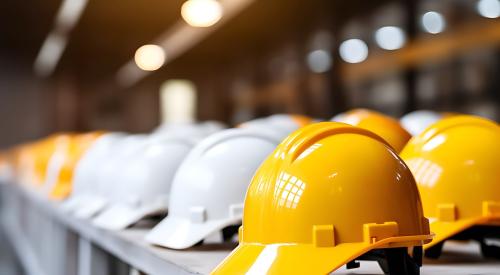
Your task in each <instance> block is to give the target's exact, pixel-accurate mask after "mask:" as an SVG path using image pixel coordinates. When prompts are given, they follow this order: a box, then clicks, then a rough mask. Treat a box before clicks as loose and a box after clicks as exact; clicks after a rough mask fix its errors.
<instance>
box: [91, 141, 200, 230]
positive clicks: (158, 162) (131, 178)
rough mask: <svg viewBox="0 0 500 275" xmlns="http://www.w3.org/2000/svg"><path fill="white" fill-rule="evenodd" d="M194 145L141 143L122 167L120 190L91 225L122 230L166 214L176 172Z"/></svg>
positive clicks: (114, 193)
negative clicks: (146, 218) (150, 217)
mask: <svg viewBox="0 0 500 275" xmlns="http://www.w3.org/2000/svg"><path fill="white" fill-rule="evenodd" d="M195 143H196V139H191V138H189V137H179V136H176V135H163V136H162V137H161V138H159V137H155V138H153V139H151V138H150V139H148V141H147V142H145V143H143V144H142V145H141V146H140V148H138V150H136V152H135V154H133V155H131V156H129V157H128V159H127V163H126V164H125V166H124V167H122V171H121V174H120V176H119V179H120V186H119V188H116V190H115V191H114V192H113V193H112V194H111V196H110V202H109V203H108V205H107V207H106V209H104V210H103V211H102V212H101V213H100V214H99V215H98V216H97V217H95V219H94V220H93V223H94V225H96V226H98V227H101V228H106V229H109V230H121V229H125V228H127V227H129V226H130V225H133V224H135V223H136V222H138V221H140V220H141V219H142V218H144V217H147V216H150V215H154V214H164V213H166V210H167V206H168V198H169V193H170V187H171V184H172V180H173V178H174V175H175V172H176V171H177V168H178V167H179V165H180V164H181V162H182V160H183V159H184V158H185V156H186V155H187V154H188V152H189V151H190V150H191V148H192V147H193V146H194V144H195Z"/></svg>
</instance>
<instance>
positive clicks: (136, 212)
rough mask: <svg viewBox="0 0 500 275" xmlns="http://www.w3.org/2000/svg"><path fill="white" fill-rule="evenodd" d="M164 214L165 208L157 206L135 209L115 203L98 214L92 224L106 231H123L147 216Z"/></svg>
mask: <svg viewBox="0 0 500 275" xmlns="http://www.w3.org/2000/svg"><path fill="white" fill-rule="evenodd" d="M166 212H167V209H166V207H162V206H159V205H150V206H148V205H145V206H138V207H136V206H133V205H128V204H125V203H116V204H112V205H110V206H109V207H108V208H106V209H105V210H104V211H102V212H101V213H99V215H97V216H96V217H95V218H94V219H93V220H92V223H93V224H94V225H95V226H97V227H100V228H104V229H107V230H123V229H125V228H127V227H129V226H131V225H133V224H135V223H137V222H138V221H140V220H141V219H143V218H145V217H147V216H151V215H154V214H160V213H166Z"/></svg>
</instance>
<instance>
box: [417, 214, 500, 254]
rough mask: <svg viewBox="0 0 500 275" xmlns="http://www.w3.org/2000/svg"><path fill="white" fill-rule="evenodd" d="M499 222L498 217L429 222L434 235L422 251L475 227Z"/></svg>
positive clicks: (499, 218) (499, 217)
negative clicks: (494, 221) (495, 221)
mask: <svg viewBox="0 0 500 275" xmlns="http://www.w3.org/2000/svg"><path fill="white" fill-rule="evenodd" d="M493 220H500V216H483V217H476V218H469V219H461V220H458V221H452V222H444V221H439V220H435V221H431V222H430V224H429V226H430V229H431V232H432V233H434V238H433V239H432V242H430V243H428V244H426V245H424V249H429V248H431V247H433V246H434V245H436V244H438V243H440V242H442V241H445V240H446V239H448V238H450V237H452V236H454V235H456V234H458V233H460V232H462V231H464V230H466V229H468V228H471V227H473V226H475V225H484V224H488V223H489V222H490V221H493Z"/></svg>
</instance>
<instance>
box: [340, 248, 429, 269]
mask: <svg viewBox="0 0 500 275" xmlns="http://www.w3.org/2000/svg"><path fill="white" fill-rule="evenodd" d="M360 260H365V261H376V262H377V263H378V264H379V266H380V268H381V269H382V270H383V271H384V274H389V275H396V274H398V275H399V274H401V275H418V274H420V267H421V266H422V247H421V246H418V247H413V252H412V255H410V254H409V253H408V248H406V247H398V248H384V249H375V250H371V251H369V252H367V253H365V254H363V255H361V256H359V257H358V258H356V259H355V260H353V261H351V262H348V263H347V264H346V267H347V269H352V268H358V267H359V266H360V263H359V262H358V261H360Z"/></svg>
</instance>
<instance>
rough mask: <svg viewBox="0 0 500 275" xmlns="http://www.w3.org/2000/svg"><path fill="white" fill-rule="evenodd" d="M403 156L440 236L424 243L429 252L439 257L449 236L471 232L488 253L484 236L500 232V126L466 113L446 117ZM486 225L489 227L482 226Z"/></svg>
mask: <svg viewBox="0 0 500 275" xmlns="http://www.w3.org/2000/svg"><path fill="white" fill-rule="evenodd" d="M401 157H402V158H403V159H404V160H405V161H406V163H407V164H408V166H409V167H410V169H411V170H412V172H413V174H414V176H415V179H416V181H417V185H418V188H419V190H420V194H421V196H422V203H423V207H424V212H425V214H426V216H428V217H429V219H430V220H431V224H430V226H431V231H432V232H433V233H435V234H436V236H435V238H434V240H433V241H432V242H431V243H429V244H427V245H426V246H425V247H424V248H425V249H426V255H427V256H430V257H438V256H439V254H440V252H441V248H442V245H443V242H444V241H445V240H447V239H450V238H456V237H457V238H458V237H460V236H457V234H459V233H460V234H462V233H464V232H465V231H468V232H466V233H467V234H465V235H468V236H470V237H468V238H467V239H477V240H479V241H480V242H481V243H482V245H483V252H485V253H486V254H488V253H487V251H488V247H487V245H486V243H485V242H484V241H483V238H484V237H486V236H487V234H488V232H490V233H491V232H492V230H496V232H497V233H496V235H497V237H498V236H500V185H499V184H500V127H499V126H498V124H496V123H495V122H493V121H489V120H487V119H484V118H479V117H475V116H466V115H462V116H454V117H450V118H446V119H443V120H441V121H439V122H438V123H436V124H434V125H432V126H431V127H429V128H427V130H425V131H424V132H423V133H421V134H420V135H418V136H415V137H414V138H413V139H412V140H411V141H410V142H409V143H408V145H407V146H406V147H405V148H404V149H403V151H402V152H401ZM491 225H496V226H491ZM482 226H487V227H488V228H489V229H488V228H486V229H485V228H483V229H479V227H482ZM479 231H481V232H483V233H481V232H479ZM485 234H486V235H485ZM462 235H464V234H462ZM463 237H464V236H462V237H460V239H463ZM485 250H486V251H485ZM499 251H500V250H499ZM497 257H500V253H498V254H497Z"/></svg>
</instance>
